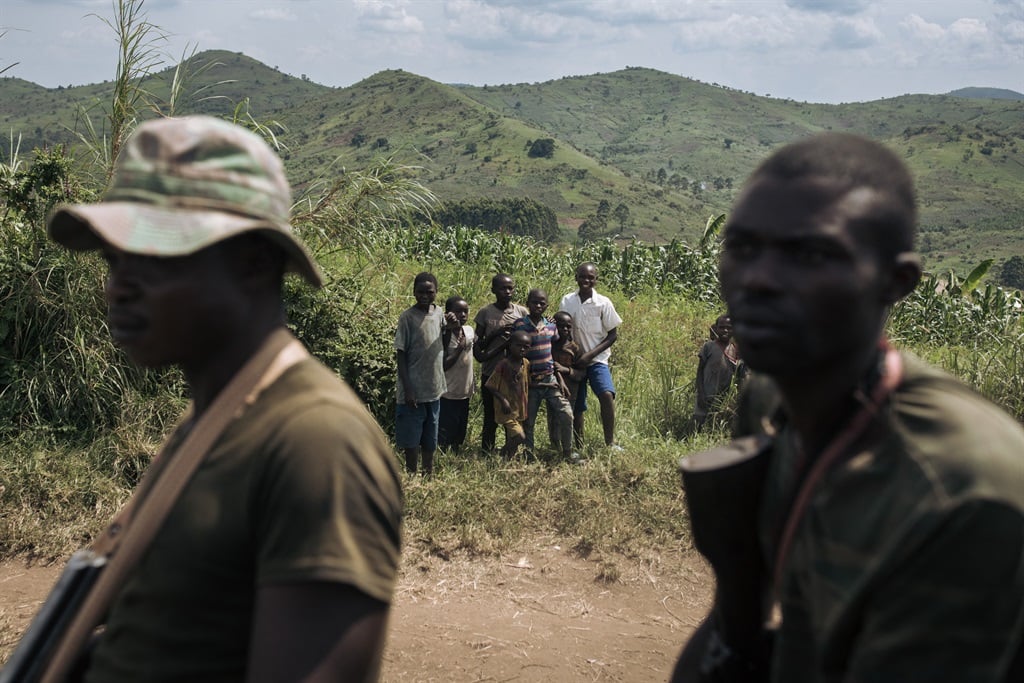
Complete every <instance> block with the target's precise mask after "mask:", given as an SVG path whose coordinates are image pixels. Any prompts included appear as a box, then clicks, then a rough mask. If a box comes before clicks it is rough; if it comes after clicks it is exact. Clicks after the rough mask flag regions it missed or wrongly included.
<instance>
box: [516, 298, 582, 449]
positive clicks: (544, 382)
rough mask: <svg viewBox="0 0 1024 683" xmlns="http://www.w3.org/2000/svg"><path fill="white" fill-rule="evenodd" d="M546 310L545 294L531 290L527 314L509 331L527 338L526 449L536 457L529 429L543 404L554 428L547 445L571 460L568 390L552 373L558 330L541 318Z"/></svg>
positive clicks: (531, 433)
mask: <svg viewBox="0 0 1024 683" xmlns="http://www.w3.org/2000/svg"><path fill="white" fill-rule="evenodd" d="M547 307H548V295H547V293H546V292H545V291H544V290H543V289H531V290H530V293H529V294H528V295H527V297H526V308H527V310H528V311H529V312H530V313H529V314H528V315H526V316H524V317H523V318H520V319H519V320H518V321H517V322H516V325H515V327H514V328H513V329H514V330H515V331H516V332H526V333H527V334H528V335H530V350H529V352H528V353H527V354H526V359H527V360H528V361H529V362H530V388H529V391H528V392H527V401H526V406H527V408H526V422H525V423H524V424H523V429H524V431H525V433H526V450H527V451H528V452H529V453H530V455H531V456H533V455H535V454H536V447H535V444H534V434H533V430H534V425H535V424H536V423H537V413H539V412H540V406H541V403H543V404H545V405H546V406H547V415H548V417H549V418H550V417H552V416H554V418H555V421H556V426H557V429H556V430H555V432H554V438H552V439H551V444H552V445H553V446H554V447H555V449H556V450H558V451H559V452H560V453H561V454H562V456H563V457H564V458H565V459H566V460H571V459H572V405H570V403H569V399H568V394H569V390H568V389H567V388H566V386H565V384H564V383H563V382H561V381H560V378H559V376H558V374H556V373H555V362H554V359H553V358H552V356H551V345H552V343H553V342H554V341H555V340H556V339H558V330H557V329H556V327H555V323H554V322H552V321H551V320H549V319H548V318H546V317H544V311H546V310H547Z"/></svg>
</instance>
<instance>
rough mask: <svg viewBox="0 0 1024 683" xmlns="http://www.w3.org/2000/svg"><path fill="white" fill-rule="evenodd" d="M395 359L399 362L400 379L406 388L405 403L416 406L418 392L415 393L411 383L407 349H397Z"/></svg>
mask: <svg viewBox="0 0 1024 683" xmlns="http://www.w3.org/2000/svg"><path fill="white" fill-rule="evenodd" d="M395 361H396V362H397V363H398V379H400V380H401V381H402V388H403V389H404V390H405V405H407V406H409V407H410V408H415V407H416V394H414V393H413V390H412V385H411V384H410V383H409V359H408V357H407V356H406V355H405V351H402V350H401V349H399V350H398V351H395Z"/></svg>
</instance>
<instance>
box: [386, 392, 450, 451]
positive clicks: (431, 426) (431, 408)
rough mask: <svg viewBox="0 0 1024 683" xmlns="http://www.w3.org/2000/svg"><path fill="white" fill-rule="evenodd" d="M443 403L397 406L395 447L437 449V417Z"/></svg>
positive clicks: (402, 404) (430, 402) (431, 402)
mask: <svg viewBox="0 0 1024 683" xmlns="http://www.w3.org/2000/svg"><path fill="white" fill-rule="evenodd" d="M440 410H441V401H428V402H426V403H417V404H416V406H415V407H410V406H407V405H406V404H404V403H399V404H397V405H396V406H395V445H396V446H398V447H399V448H403V449H404V448H416V447H417V446H419V447H420V448H422V449H423V450H425V451H432V450H434V449H435V448H437V416H438V413H440Z"/></svg>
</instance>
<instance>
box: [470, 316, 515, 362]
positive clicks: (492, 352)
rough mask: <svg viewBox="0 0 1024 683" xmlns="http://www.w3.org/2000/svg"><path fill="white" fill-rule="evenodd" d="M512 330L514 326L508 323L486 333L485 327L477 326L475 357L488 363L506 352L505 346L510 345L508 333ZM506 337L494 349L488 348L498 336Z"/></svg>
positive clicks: (474, 346) (474, 344)
mask: <svg viewBox="0 0 1024 683" xmlns="http://www.w3.org/2000/svg"><path fill="white" fill-rule="evenodd" d="M511 332H512V326H511V325H506V326H505V327H499V328H497V329H495V330H493V331H492V332H491V333H490V334H484V331H483V327H482V326H480V327H477V328H476V341H475V342H474V343H473V357H474V358H476V359H477V360H478V361H480V362H481V363H486V362H487V361H489V360H491V359H492V358H494V357H495V356H498V355H500V354H502V353H505V347H506V346H508V335H509V334H511ZM499 336H500V337H504V339H503V340H502V343H501V344H497V345H495V346H494V348H492V349H488V348H487V347H488V345H489V344H490V343H491V342H492V341H493V340H494V339H495V338H496V337H499Z"/></svg>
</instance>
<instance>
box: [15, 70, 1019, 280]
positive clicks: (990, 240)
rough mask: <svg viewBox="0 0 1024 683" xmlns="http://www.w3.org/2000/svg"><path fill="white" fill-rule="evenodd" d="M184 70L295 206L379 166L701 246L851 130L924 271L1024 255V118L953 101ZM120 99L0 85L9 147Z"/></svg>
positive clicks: (155, 84)
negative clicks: (723, 222)
mask: <svg viewBox="0 0 1024 683" xmlns="http://www.w3.org/2000/svg"><path fill="white" fill-rule="evenodd" d="M192 62H193V63H191V64H190V65H189V66H190V69H191V70H192V71H193V72H194V71H195V70H196V68H198V67H199V66H201V65H203V64H215V66H214V67H213V68H210V69H209V70H207V71H205V72H203V74H202V75H201V77H200V78H198V79H197V80H196V82H195V83H194V84H193V91H196V90H198V89H200V88H204V87H205V88H206V89H205V90H202V92H201V93H200V94H199V95H197V96H195V97H193V98H192V99H191V101H188V102H186V104H185V106H184V108H183V109H182V110H181V112H179V113H184V112H205V113H212V114H221V115H223V114H225V113H229V112H231V111H232V110H233V109H234V108H235V105H236V104H237V103H238V102H241V101H243V100H244V98H246V97H248V98H249V106H250V108H251V111H252V112H253V114H254V116H256V118H257V119H259V120H263V121H265V120H274V121H278V122H280V123H281V124H283V126H284V127H285V129H286V130H285V131H284V132H283V133H281V135H280V139H281V141H282V142H283V143H284V144H285V145H286V146H287V149H285V150H284V151H283V154H282V155H283V156H284V158H285V163H286V167H287V169H288V173H289V177H290V178H291V180H292V181H293V183H294V184H295V185H296V186H297V187H298V188H300V189H301V187H302V186H304V185H305V184H306V183H309V182H310V181H312V180H313V179H315V178H317V177H320V176H322V175H324V174H328V175H330V174H332V173H335V172H336V171H335V170H334V169H344V168H360V167H363V166H365V165H366V164H367V163H368V162H369V161H370V160H371V159H372V158H373V157H374V156H376V155H381V154H384V155H389V156H393V157H394V158H395V159H396V160H397V161H400V162H403V163H409V164H414V165H417V166H420V167H421V168H422V171H421V180H422V181H423V182H424V183H425V184H426V185H427V186H428V187H430V188H431V189H433V190H434V191H435V192H436V193H437V194H438V195H439V196H440V197H441V198H442V199H448V200H462V199H470V198H474V197H486V198H491V199H502V198H514V197H523V196H527V197H530V198H532V199H534V200H536V201H538V202H541V203H542V204H544V205H546V206H548V207H549V208H551V209H552V210H553V211H554V212H555V214H556V216H557V217H558V220H559V225H560V226H561V230H562V235H563V238H564V239H567V240H572V239H574V237H575V230H576V228H577V227H578V226H579V225H580V224H581V223H582V222H584V221H588V220H591V219H593V218H594V216H595V215H596V214H598V213H600V212H602V211H603V212H604V214H605V218H606V222H607V234H618V235H620V236H622V237H630V236H633V235H636V236H638V237H640V238H642V239H645V240H649V241H651V240H653V241H664V240H669V239H673V238H676V237H682V238H683V239H686V240H687V241H691V242H692V241H694V240H695V238H696V235H697V234H699V230H700V229H701V228H702V227H703V225H704V222H705V221H706V220H707V217H708V216H709V215H710V214H712V213H718V212H724V211H727V210H728V208H729V206H730V205H731V203H732V201H733V200H734V198H735V194H736V192H737V191H738V188H739V187H740V185H741V184H742V182H743V180H744V179H745V178H746V176H747V175H748V174H749V173H750V172H751V171H752V170H753V168H754V167H755V166H756V164H757V163H758V162H760V160H762V159H763V158H765V157H766V156H767V155H768V154H769V153H770V152H771V151H772V150H773V149H775V148H776V147H778V146H779V145H781V144H784V143H786V142H788V141H790V140H793V139H796V138H799V137H802V136H804V135H807V134H810V133H813V132H817V131H822V130H846V131H850V132H855V133H859V134H863V135H867V136H869V137H872V138H875V139H878V140H880V141H881V142H883V143H885V144H886V145H888V146H890V147H891V148H893V149H894V150H896V151H897V152H898V153H900V154H902V155H903V156H904V158H905V159H906V161H907V163H908V165H909V166H910V167H911V169H912V170H913V172H914V173H915V177H916V178H917V181H918V187H919V195H920V207H921V227H922V231H921V239H920V243H921V247H922V250H923V252H924V253H925V256H926V261H927V264H928V266H929V267H932V268H937V267H957V268H960V269H962V268H965V267H970V266H973V265H975V264H976V263H977V262H978V261H980V260H982V259H983V258H995V259H997V260H1001V259H1005V258H1008V257H1009V256H1012V255H1016V254H1024V230H1022V229H1021V228H1022V226H1024V102H1022V101H1020V100H1014V99H1006V98H1002V99H979V98H976V97H973V96H968V97H969V99H968V97H965V96H963V95H958V94H952V93H951V94H949V95H907V96H903V97H896V98H891V99H885V100H879V101H876V102H865V103H855V104H846V105H822V104H808V103H802V102H796V101H793V100H783V99H772V98H767V97H759V96H756V95H753V94H751V93H744V92H741V91H738V90H734V89H730V88H725V87H721V86H716V85H708V84H706V83H701V82H698V81H695V80H692V79H688V78H684V77H681V76H675V75H672V74H667V73H664V72H660V71H656V70H653V69H646V68H640V67H628V68H626V69H623V70H621V71H616V72H613V73H606V74H594V75H590V76H574V77H568V78H562V79H558V80H553V81H548V82H545V83H532V84H530V83H520V84H510V85H500V86H484V87H475V86H464V85H459V86H452V85H446V84H442V83H438V82H436V81H432V80H430V79H428V78H424V77H422V76H418V75H416V74H413V73H410V72H407V71H400V70H395V71H384V72H380V73H378V74H375V75H373V76H370V77H369V78H366V79H364V80H362V81H360V82H358V83H356V84H354V85H352V86H349V87H345V88H332V87H327V86H323V85H319V84H316V83H312V82H311V81H309V80H308V79H306V78H304V77H300V78H295V77H293V76H289V75H287V74H283V73H281V72H280V71H278V70H276V69H274V68H272V67H269V66H266V65H264V64H262V63H260V62H258V61H257V60H253V59H251V58H249V57H247V56H245V55H242V54H240V53H234V52H226V51H217V50H211V51H206V52H203V53H200V54H197V55H195V56H194V57H193V58H192ZM168 79H169V73H168V72H165V73H164V74H162V75H157V76H155V77H154V78H153V80H152V82H150V83H147V88H149V89H150V90H152V91H153V92H154V93H156V94H158V95H159V94H160V93H161V92H162V91H166V87H167V85H166V82H167V80H168ZM110 90H111V88H110V84H109V83H101V84H94V85H88V86H79V87H73V88H58V89H46V88H42V87H40V86H37V85H35V84H31V83H28V82H27V81H22V80H20V79H15V78H0V131H4V132H7V131H13V132H14V133H15V135H17V134H21V135H22V138H23V140H22V152H23V154H24V153H25V152H26V151H27V150H29V149H31V148H32V147H33V146H37V145H44V144H45V145H50V144H55V143H62V142H63V143H68V144H72V143H73V142H74V140H75V136H74V135H73V134H72V133H71V131H70V130H69V129H72V128H74V127H75V126H76V125H77V126H79V129H80V127H81V122H78V123H77V124H76V115H75V107H76V105H84V106H89V105H90V104H93V105H94V104H95V103H96V102H103V101H105V99H106V98H108V97H109V92H110ZM964 90H966V91H971V92H973V91H975V90H982V91H987V89H973V88H968V89H964ZM956 92H957V93H960V92H962V91H956ZM211 93H212V94H214V95H215V97H212V98H211V97H209V95H210V94H211ZM94 111H98V109H94ZM94 120H95V119H94ZM5 137H6V136H5ZM546 139H551V140H553V141H554V147H553V153H552V155H551V156H550V157H545V156H541V157H535V156H531V155H530V154H529V150H530V148H531V145H532V144H533V143H534V142H535V141H537V140H546ZM612 214H614V216H613V215H612Z"/></svg>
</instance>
